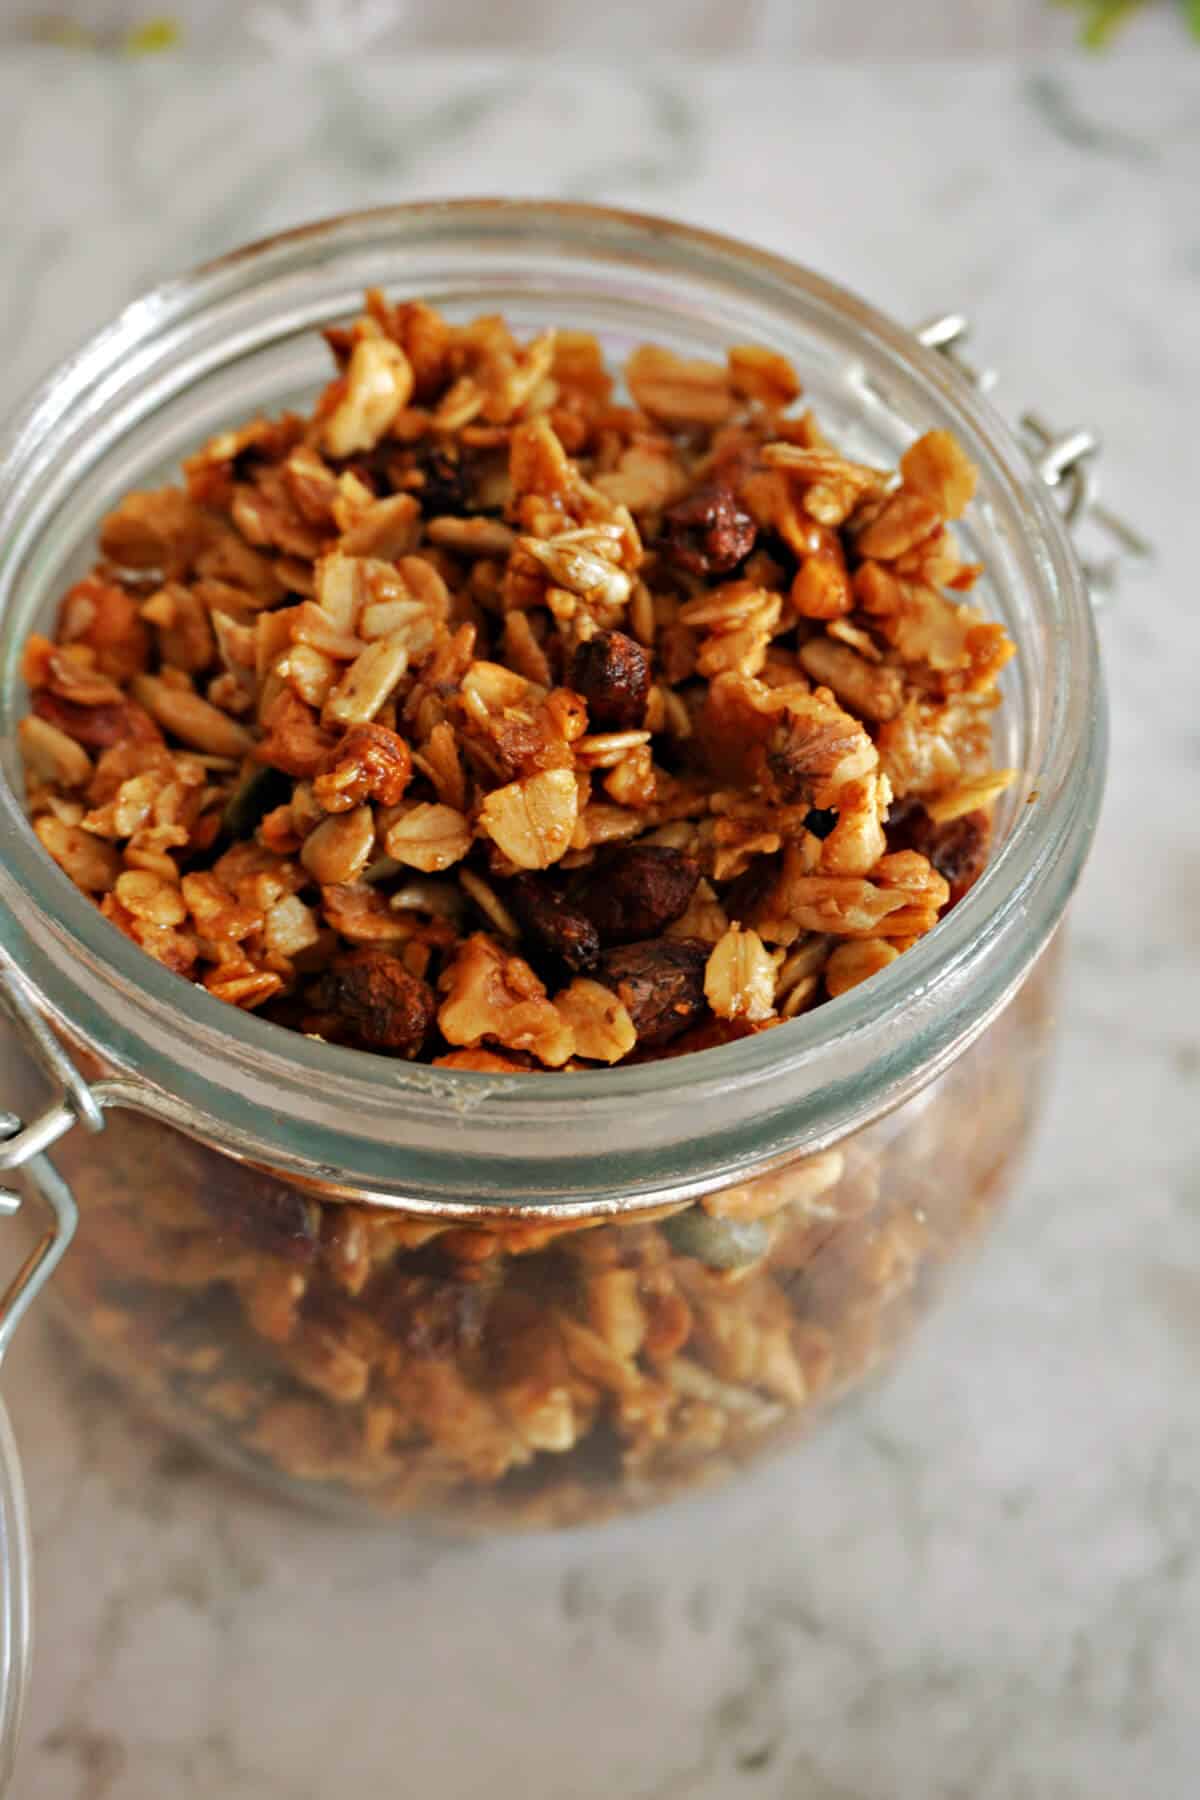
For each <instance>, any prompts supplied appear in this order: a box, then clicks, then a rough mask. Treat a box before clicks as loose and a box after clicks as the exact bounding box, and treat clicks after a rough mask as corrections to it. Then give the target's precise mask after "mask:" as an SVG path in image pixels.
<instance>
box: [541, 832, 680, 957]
mask: <svg viewBox="0 0 1200 1800" xmlns="http://www.w3.org/2000/svg"><path fill="white" fill-rule="evenodd" d="M699 879H700V867H699V864H698V863H696V862H694V861H693V860H692V858H691V857H690V856H685V855H684V853H683V851H682V850H671V849H669V848H668V847H667V846H666V845H665V844H629V845H623V846H622V847H621V848H620V849H618V850H612V851H610V852H609V854H608V855H607V856H604V857H601V858H600V859H599V860H598V861H597V862H595V863H593V864H592V866H591V867H590V868H588V869H586V870H584V871H582V872H581V873H580V875H579V876H578V877H577V878H576V880H575V881H573V882H572V883H571V886H570V888H569V890H568V894H569V898H570V900H571V901H572V902H573V904H574V905H575V906H576V908H577V909H578V910H579V911H580V912H581V913H583V914H584V916H585V917H586V918H588V919H590V920H591V922H592V924H593V925H594V926H595V928H596V930H597V931H598V932H599V934H600V939H601V942H602V943H605V944H632V943H636V942H637V940H638V939H639V938H649V937H654V936H655V935H656V934H657V933H658V932H660V931H664V930H665V929H666V927H667V926H668V925H673V924H674V922H675V920H676V919H678V918H682V916H683V914H684V913H685V912H686V911H687V909H688V904H689V902H690V900H691V898H692V895H693V894H694V893H695V891H696V883H697V882H698V881H699Z"/></svg>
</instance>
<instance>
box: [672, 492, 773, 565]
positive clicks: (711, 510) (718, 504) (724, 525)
mask: <svg viewBox="0 0 1200 1800" xmlns="http://www.w3.org/2000/svg"><path fill="white" fill-rule="evenodd" d="M757 536H758V526H757V525H756V524H755V522H754V520H753V518H752V517H751V515H750V514H749V513H748V512H746V511H745V509H744V508H743V507H741V506H739V504H738V500H737V496H736V494H735V493H734V491H733V489H732V488H731V487H727V486H723V485H722V484H720V483H718V482H708V483H706V484H705V485H704V486H703V487H699V488H696V489H695V491H694V492H693V493H691V494H689V495H688V496H687V498H686V499H685V500H677V501H676V503H675V505H674V506H669V507H668V508H667V510H666V512H665V513H664V514H663V544H664V547H665V549H666V551H667V554H668V555H669V556H670V558H671V560H672V562H675V563H677V564H678V565H679V567H680V568H681V569H687V570H688V571H689V572H690V573H691V574H693V575H725V574H728V572H729V570H730V569H733V568H736V566H737V564H738V563H740V562H742V561H744V559H745V558H746V557H747V556H749V554H750V552H751V551H752V550H753V548H754V544H755V540H756V538H757Z"/></svg>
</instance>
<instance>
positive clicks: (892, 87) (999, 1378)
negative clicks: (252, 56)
mask: <svg viewBox="0 0 1200 1800" xmlns="http://www.w3.org/2000/svg"><path fill="white" fill-rule="evenodd" d="M0 138H2V140H3V155H2V156H0V226H2V230H0V322H2V329H0V342H2V343H3V345H4V349H5V358H4V370H3V376H2V380H3V384H4V387H5V389H6V390H7V391H9V392H11V390H12V389H13V388H15V386H16V385H17V384H18V383H22V382H24V381H26V380H28V379H30V378H32V376H33V375H34V374H35V373H36V372H37V371H38V370H40V369H41V368H42V367H43V366H44V365H45V363H46V362H47V360H48V359H49V358H50V357H51V356H52V355H54V354H56V353H58V352H61V351H62V350H64V349H65V348H67V347H68V346H69V345H70V344H71V343H72V342H73V341H74V340H75V339H76V338H77V337H78V336H79V335H80V333H81V332H82V331H83V330H85V329H86V328H88V327H90V326H91V325H93V324H95V323H97V322H98V321H99V320H101V319H102V318H103V317H104V316H105V315H106V314H108V313H109V312H111V310H112V309H113V308H114V307H115V306H116V305H117V304H118V303H119V302H120V301H122V300H123V299H125V298H126V297H127V296H128V295H130V294H131V293H132V292H133V291H135V290H136V289H138V288H139V287H141V286H142V285H144V284H145V283H146V282H148V281H149V280H151V279H153V278H155V277H157V276H159V275H161V274H163V273H166V272H168V271H170V270H172V269H174V268H175V267H177V266H179V265H181V264H184V263H187V262H190V261H192V260H194V259H196V258H198V257H200V256H202V255H205V254H208V253H209V252H211V251H215V250H217V249H220V248H223V247H225V246H227V245H229V244H230V243H232V242H234V241H236V240H238V239H240V238H244V237H247V236H250V235H256V234H258V233H260V232H262V231H264V230H267V229H269V228H270V227H272V226H276V225H281V224H284V223H288V222H292V221H296V220H299V219H302V218H305V217H307V216H310V215H313V214H316V213H320V212H323V211H328V210H331V209H333V208H336V207H339V206H343V205H350V204H366V203H370V202H377V201H381V200H384V199H387V198H391V197H401V196H408V195H420V194H432V193H437V192H445V191H453V190H459V191H463V190H469V189H477V190H486V191H504V190H510V191H511V190H525V191H527V192H549V193H557V194H571V195H576V196H587V197H603V198H607V199H611V200H616V201H621V202H625V203H628V204H633V205H637V204H641V205H644V206H648V207H651V208H654V209H656V210H661V211H670V212H674V213H678V214H681V215H683V216H684V217H687V218H690V219H695V220H701V221H704V222H706V223H709V224H712V225H715V226H720V227H726V228H729V229H734V230H739V231H741V232H742V233H743V234H745V235H747V236H752V237H754V238H757V239H760V240H762V241H763V242H766V243H769V244H772V245H774V246H776V247H780V248H783V249H785V250H791V251H793V252H795V253H796V254H798V255H799V256H801V257H803V258H804V259H805V260H807V261H809V262H811V263H813V264H815V265H817V266H818V267H823V268H824V269H826V270H827V271H829V272H830V273H832V274H834V275H835V276H837V277H840V278H842V279H843V280H845V281H846V282H848V283H849V284H851V285H853V286H855V287H858V288H860V289H861V290H863V291H864V292H866V293H867V294H869V295H870V296H871V297H872V298H874V299H875V300H877V301H879V302H880V303H882V304H883V305H885V306H886V307H887V308H888V309H889V310H890V311H892V312H893V313H895V314H897V315H899V316H903V317H913V318H915V317H918V316H921V315H923V314H926V313H928V312H929V311H930V310H932V309H934V308H939V307H943V306H945V305H947V304H961V305H964V306H966V307H969V308H970V309H971V311H972V312H973V313H974V315H975V316H976V318H977V321H978V331H979V337H980V340H981V342H982V344H983V345H984V346H985V347H986V349H987V351H988V353H989V354H990V356H991V358H992V359H993V360H994V361H995V362H996V363H997V364H998V365H999V366H1000V368H1001V369H1002V370H1003V372H1004V376H1005V391H1006V392H1007V393H1008V394H1010V395H1011V399H1012V403H1013V404H1014V406H1015V405H1016V404H1019V403H1021V402H1025V401H1028V400H1030V399H1036V400H1039V401H1040V402H1041V403H1042V405H1043V408H1044V410H1045V411H1046V412H1047V413H1049V414H1050V415H1051V416H1052V417H1053V418H1055V419H1061V420H1064V421H1065V420H1069V419H1072V418H1074V417H1075V416H1076V415H1079V414H1082V415H1086V417H1087V419H1088V420H1089V422H1093V423H1095V424H1097V425H1098V426H1099V427H1100V428H1101V429H1102V430H1103V431H1104V432H1105V433H1106V435H1107V437H1108V439H1109V441H1110V450H1109V453H1108V458H1107V469H1108V477H1109V491H1110V493H1111V494H1112V495H1113V496H1114V497H1116V498H1119V500H1120V503H1121V504H1122V505H1123V506H1124V508H1125V509H1126V510H1127V511H1128V513H1129V514H1130V515H1131V516H1132V517H1135V518H1136V519H1137V520H1138V521H1139V522H1140V523H1141V525H1142V526H1143V527H1144V529H1145V530H1146V531H1147V532H1148V533H1149V534H1150V535H1151V536H1152V537H1153V538H1154V540H1155V541H1156V542H1157V544H1158V545H1159V546H1160V558H1159V562H1158V565H1157V567H1156V569H1155V571H1154V572H1153V574H1152V575H1151V576H1150V577H1148V578H1146V579H1144V580H1142V581H1141V582H1139V583H1138V584H1137V585H1136V586H1130V587H1128V588H1127V590H1126V592H1125V594H1124V596H1123V598H1122V599H1121V601H1120V604H1119V606H1118V607H1117V609H1116V610H1114V611H1113V612H1112V614H1111V615H1110V617H1109V618H1108V619H1107V621H1106V623H1105V627H1104V635H1105V640H1106V647H1107V652H1108V664H1109V671H1110V678H1111V686H1112V691H1113V699H1114V749H1113V772H1112V780H1111V786H1110V797H1109V802H1108V807H1107V812H1106V817H1105V821H1104V826H1103V830H1102V833H1101V837H1100V841H1099V844H1098V846H1097V850H1096V853H1095V856H1094V859H1093V862H1092V865H1091V867H1090V870H1089V872H1088V875H1087V878H1086V881H1085V884H1084V886H1083V889H1082V891H1081V894H1080V896H1079V900H1078V904H1077V908H1076V914H1075V919H1076V933H1075V940H1074V961H1073V972H1072V979H1071V983H1070V990H1069V995H1068V1000H1067V1003H1066V1007H1065V1013H1064V1018H1063V1053H1062V1057H1061V1060H1060V1066H1059V1069H1058V1074H1057V1078H1056V1080H1055V1084H1054V1090H1053V1093H1052V1095H1051V1097H1050V1103H1049V1109H1048V1114H1047V1119H1046V1124H1045V1128H1044V1130H1043V1133H1042V1136H1041V1140H1040V1145H1039V1148H1038V1151H1037V1154H1036V1157H1035V1160H1034V1164H1033V1167H1032V1169H1031V1172H1030V1174H1029V1177H1028V1179H1027V1181H1026V1183H1025V1186H1024V1189H1023V1192H1022V1194H1021V1195H1020V1197H1019V1199H1018V1201H1017V1202H1016V1204H1015V1205H1014V1206H1013V1208H1012V1210H1011V1212H1010V1213H1009V1215H1008V1216H1007V1218H1006V1220H1005V1221H1004V1222H1003V1223H1002V1224H1001V1226H1000V1227H999V1229H998V1231H997V1232H996V1234H995V1236H994V1237H993V1239H992V1240H991V1242H990V1243H989V1245H988V1246H987V1248H986V1249H985V1251H984V1253H983V1256H982V1259H981V1260H980V1261H979V1262H978V1263H977V1265H976V1266H975V1267H974V1269H973V1270H972V1271H971V1272H969V1273H968V1274H967V1275H966V1277H965V1278H964V1279H963V1280H962V1281H961V1282H960V1285H959V1286H958V1288H957V1290H956V1291H955V1292H954V1294H953V1295H952V1297H951V1299H950V1301H949V1303H948V1304H947V1305H946V1307H945V1308H944V1310H943V1311H942V1312H941V1314H940V1315H939V1316H938V1318H937V1319H936V1321H935V1322H934V1323H932V1324H931V1325H930V1326H929V1327H928V1328H927V1331H926V1335H925V1337H924V1338H923V1340H922V1341H921V1342H920V1343H919V1345H918V1348H917V1350H916V1351H915V1353H914V1354H913V1355H912V1357H911V1359H910V1360H909V1361H908V1362H907V1363H906V1365H905V1366H904V1367H903V1369H902V1370H901V1371H900V1373H899V1374H898V1375H897V1376H896V1377H895V1379H894V1380H893V1381H892V1382H891V1383H890V1385H889V1386H888V1387H887V1388H886V1389H884V1390H883V1391H881V1392H879V1393H878V1394H876V1395H874V1396H872V1397H871V1398H870V1399H869V1400H867V1401H865V1402H863V1403H861V1404H860V1405H859V1406H858V1407H857V1408H856V1409H855V1410H853V1411H851V1412H848V1413H847V1414H846V1415H844V1416H843V1417H842V1418H840V1419H839V1420H838V1421H837V1422H836V1424H834V1425H833V1426H832V1427H831V1428H830V1429H829V1430H828V1431H827V1432H826V1434H825V1435H824V1436H823V1437H822V1438H821V1439H820V1440H819V1441H818V1442H816V1443H814V1444H813V1445H812V1446H811V1448H809V1449H808V1450H807V1451H806V1452H805V1453H803V1454H802V1455H800V1456H798V1457H796V1458H794V1459H792V1460H790V1461H788V1462H787V1463H785V1464H783V1465H781V1466H779V1467H777V1468H776V1469H774V1470H773V1471H771V1472H770V1473H768V1474H767V1475H764V1476H760V1477H756V1478H754V1479H752V1480H751V1481H749V1482H748V1483H747V1484H746V1485H744V1486H743V1487H741V1488H740V1489H738V1490H737V1491H736V1492H735V1493H733V1494H730V1495H727V1496H724V1497H722V1498H720V1499H719V1500H716V1501H708V1502H705V1503H703V1504H700V1505H694V1506H691V1507H687V1508H684V1509H682V1510H677V1511H673V1512H670V1513H668V1514H666V1515H664V1516H662V1517H660V1518H658V1519H654V1520H649V1521H645V1522H641V1523H638V1524H636V1525H631V1526H627V1527H620V1528H613V1529H610V1530H608V1531H607V1532H606V1533H602V1534H597V1535H584V1536H578V1535H577V1536H570V1537H565V1538H562V1539H558V1540H553V1541H549V1540H541V1541H533V1542H526V1543H517V1544H500V1545H498V1546H495V1547H486V1548H474V1549H468V1550H457V1551H439V1552H438V1553H437V1554H436V1555H432V1554H430V1553H429V1552H428V1551H427V1550H424V1549H421V1548H417V1547H414V1546H411V1545H405V1544H404V1543H397V1542H395V1541H393V1540H392V1539H390V1538H388V1537H386V1536H379V1535H371V1534H368V1535H363V1534H360V1533H355V1532H352V1531H348V1530H346V1529H343V1528H331V1527H329V1526H327V1525H323V1524H320V1523H315V1522H312V1521H310V1520H308V1519H307V1518H300V1517H294V1516H292V1515H289V1514H287V1513H283V1512H281V1511H279V1510H277V1509H276V1508H274V1507H272V1506H270V1505H268V1504H267V1503H265V1502H263V1501H261V1500H259V1499H257V1498H255V1497H254V1496H252V1495H250V1494H248V1493H247V1492H245V1491H244V1490H243V1489H241V1488H239V1487H237V1486H234V1485H231V1484H229V1483H228V1482H226V1481H225V1480H224V1479H222V1478H221V1477H219V1476H217V1475H214V1474H212V1473H210V1472H208V1471H207V1470H205V1469H201V1468H199V1467H197V1466H195V1465H194V1464H193V1463H192V1461H191V1459H190V1458H188V1457H186V1456H183V1455H182V1454H181V1453H180V1452H179V1451H178V1450H177V1449H176V1448H174V1447H173V1446H172V1445H171V1444H169V1443H167V1442H166V1441H165V1440H164V1439H162V1438H161V1437H160V1436H158V1435H157V1434H156V1433H155V1432H154V1431H152V1430H150V1429H149V1428H147V1427H144V1426H142V1425H141V1424H139V1423H137V1422H136V1421H134V1420H132V1419H131V1418H130V1417H129V1416H128V1415H127V1414H126V1412H125V1411H124V1410H123V1409H122V1408H121V1406H120V1405H119V1404H117V1403H115V1402H114V1400H113V1398H112V1396H111V1394H110V1393H109V1391H108V1390H107V1389H105V1388H104V1387H102V1386H100V1385H98V1384H96V1383H94V1382H93V1381H91V1380H90V1379H89V1378H87V1377H85V1376H83V1375H82V1374H81V1373H80V1372H79V1371H78V1369H77V1367H76V1365H75V1363H74V1361H73V1359H71V1358H70V1357H69V1356H67V1355H65V1354H64V1353H63V1352H61V1351H59V1350H58V1349H57V1348H56V1347H55V1346H54V1345H53V1344H51V1343H50V1342H49V1341H48V1340H47V1339H46V1338H45V1337H44V1336H42V1335H39V1332H38V1330H37V1328H36V1327H31V1328H30V1329H29V1331H28V1333H27V1336H26V1339H25V1341H24V1342H23V1343H20V1344H19V1345H18V1347H17V1350H16V1352H15V1353H14V1355H13V1358H12V1360H11V1362H10V1364H9V1365H8V1366H7V1367H6V1368H5V1371H4V1391H5V1395H6V1397H7V1399H8V1402H9V1405H10V1407H11V1409H12V1411H13V1414H14V1418H15V1423H16V1427H17V1431H18V1435H19V1437H20V1440H21V1442H22V1445H23V1448H24V1453H25V1460H26V1465H27V1471H28V1481H29V1487H30V1493H31V1498H32V1505H33V1512H34V1517H35V1523H36V1536H37V1554H38V1581H39V1588H38V1630H39V1641H38V1646H37V1664H36V1672H35V1676H34V1684H33V1691H32V1697H31V1707H30V1712H29V1716H28V1719H27V1725H26V1732H25V1738H24V1744H23V1749H22V1752H21V1757H20V1763H19V1770H18V1776H17V1781H16V1788H15V1791H16V1793H17V1794H18V1795H19V1796H20V1800H164V1797H165V1796H168V1795H169V1796H171V1800H209V1797H210V1796H217V1795H220V1796H222V1797H223V1800H326V1797H332V1796H338V1797H342V1796H350V1795H353V1796H361V1797H362V1800H393V1797H398V1796H404V1797H405V1800H408V1797H409V1796H413V1797H415V1796H426V1795H430V1796H435V1795H436V1796H439V1797H445V1800H476V1797H482V1796H485V1795H486V1796H489V1797H490V1800H508V1797H509V1796H513V1797H514V1800H515V1797H516V1796H521V1797H522V1800H542V1797H543V1796H544V1797H547V1800H551V1797H552V1800H602V1797H603V1800H609V1797H610V1796H613V1795H617V1796H621V1797H622V1800H685V1797H686V1800H736V1797H737V1796H741V1795H746V1796H761V1797H763V1800H1129V1797H1130V1796H1132V1795H1135V1794H1139V1795H1140V1794H1144V1795H1147V1796H1151V1797H1152V1800H1188V1797H1189V1796H1191V1795H1193V1794H1194V1793H1195V1792H1196V1788H1197V1781H1198V1779H1200V1777H1198V1775H1197V1770H1198V1769H1200V1710H1198V1707H1197V1700H1196V1680H1195V1672H1196V1669H1197V1667H1198V1666H1200V1561H1198V1555H1197V1552H1198V1548H1200V1412H1198V1410H1197V1400H1196V1395H1197V1389H1198V1385H1200V1185H1198V1178H1197V1149H1198V1147H1200V1146H1198V1140H1200V1104H1198V1095H1200V1037H1198V1035H1197V1020H1198V1019H1200V973H1198V963H1200V924H1198V919H1200V913H1198V910H1197V900H1196V895H1197V890H1198V888H1200V830H1198V825H1197V805H1196V799H1195V792H1196V785H1197V772H1198V771H1200V724H1198V723H1197V712H1196V703H1195V671H1196V669H1197V667H1200V613H1198V611H1197V604H1196V601H1197V595H1196V580H1195V573H1194V564H1193V557H1192V552H1191V549H1190V547H1189V537H1190V535H1191V534H1190V532H1189V526H1191V528H1192V530H1193V531H1194V521H1195V517H1196V502H1195V470H1196V441H1197V433H1196V425H1195V416H1196V410H1197V403H1198V402H1200V213H1198V212H1197V207H1196V194H1197V192H1198V191H1200V57H1198V58H1197V59H1196V60H1195V61H1194V62H1193V63H1191V64H1189V63H1188V61H1187V58H1186V56H1185V55H1183V54H1180V55H1179V56H1178V57H1177V58H1174V59H1170V58H1162V59H1159V60H1154V61H1145V60H1140V59H1132V58H1120V57H1119V58H1117V59H1116V60H1115V61H1112V62H1108V63H1106V64H1103V65H1097V64H1094V63H1089V64H1086V65H1085V64H1084V63H1083V62H1062V63H1057V64H1053V65H1042V64H1036V65H1034V64H1028V65H1024V66H1017V65H1015V64H999V63H992V64H988V65H982V64H980V65H969V66H965V67H964V66H959V67H958V68H956V69H955V70H953V71H950V70H948V69H947V68H946V67H945V66H941V67H936V66H925V67H922V66H916V65H914V66H903V67H895V66H893V67H891V68H888V69H886V70H884V69H875V70H872V69H870V68H858V69H849V68H841V67H835V66H827V67H822V68H817V67H814V66H811V65H810V66H799V65H796V66H790V67H784V66H778V65H776V66H774V67H771V68H769V69H761V70H759V71H757V72H752V71H749V70H746V69H744V68H740V67H738V66H736V65H726V66H724V67H722V68H721V69H720V70H718V71H707V70H704V69H702V68H701V67H698V66H697V67H690V68H686V69H682V70H681V69H680V68H678V67H676V68H674V69H673V70H666V69H660V68H656V67H655V66H649V67H645V68H643V69H642V70H641V71H640V72H639V74H638V76H637V77H636V79H632V80H617V79H615V78H614V77H613V76H611V75H609V74H606V73H604V72H603V71H592V72H585V71H583V70H575V71H564V72H556V71H555V70H554V69H553V68H552V67H548V66H545V65H542V66H539V67H537V68H535V69H530V68H529V67H517V68H513V67H510V66H508V65H506V64H503V63H498V62H494V61H486V60H482V59H480V60H477V61H475V62H471V63H458V64H453V63H450V62H447V61H438V60H426V59H413V58H410V59H408V60H406V61H403V62H401V61H396V62H387V63H376V64H375V65H373V66H372V67H371V68H370V69H369V70H367V71H364V72H361V73H359V74H358V75H354V76H351V75H349V74H346V73H341V74H331V73H328V72H326V73H323V74H318V73H316V72H309V73H299V74H296V75H295V76H294V77H293V76H289V77H288V78H287V79H286V80H284V79H283V78H281V77H280V76H279V74H278V73H276V74H275V75H273V76H272V75H269V74H268V73H266V72H265V71H261V70H260V71H255V70H247V69H240V70H239V69H232V68H224V67H221V66H219V65H215V64H214V65H208V66H204V67H192V66H189V65H186V64H184V63H180V62H173V63H171V64H169V65H168V64H166V63H159V64H155V65H140V66H136V67H129V66H124V67H122V66H119V65H116V64H112V63H102V62H100V61H99V60H94V61H82V62H79V63H74V62H72V61H71V60H70V59H67V58H62V57H59V56H56V55H46V56H43V57H41V58H38V57H36V56H34V55H27V54H24V53H11V52H7V53H5V56H4V59H3V63H2V66H0Z"/></svg>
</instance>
